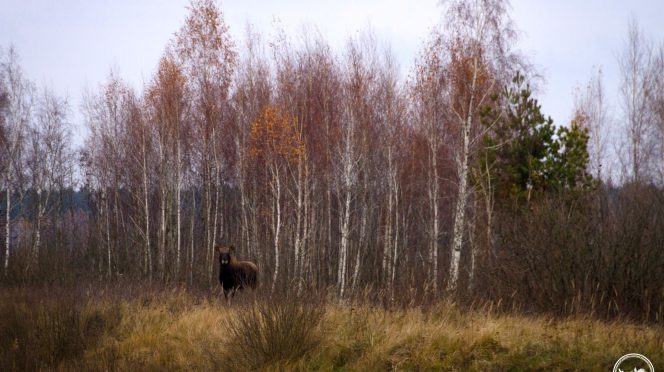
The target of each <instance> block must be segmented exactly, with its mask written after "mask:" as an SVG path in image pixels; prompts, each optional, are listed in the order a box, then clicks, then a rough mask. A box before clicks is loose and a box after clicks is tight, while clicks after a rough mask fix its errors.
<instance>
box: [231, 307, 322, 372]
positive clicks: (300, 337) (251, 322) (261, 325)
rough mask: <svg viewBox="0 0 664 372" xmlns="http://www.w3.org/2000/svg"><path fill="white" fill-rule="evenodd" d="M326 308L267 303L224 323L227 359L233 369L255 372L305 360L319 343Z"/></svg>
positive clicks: (249, 309) (248, 309)
mask: <svg viewBox="0 0 664 372" xmlns="http://www.w3.org/2000/svg"><path fill="white" fill-rule="evenodd" d="M324 311H325V310H324V306H322V305H320V304H314V303H310V302H303V301H276V302H274V301H264V302H260V303H254V304H251V305H249V306H247V307H244V308H241V309H239V310H238V311H237V313H236V314H235V316H233V317H230V318H229V319H227V320H226V321H224V324H223V326H224V327H225V328H226V331H227V332H228V336H229V337H228V343H227V345H226V348H225V359H226V361H227V363H229V367H231V368H234V369H247V368H250V369H255V368H260V367H261V366H264V365H266V364H271V363H278V362H287V361H292V360H295V359H298V358H300V357H302V356H303V355H304V354H305V353H306V352H307V351H309V350H311V349H312V348H314V347H315V346H316V345H317V344H318V342H319V335H318V334H317V330H318V325H319V323H320V321H321V319H322V316H323V313H324Z"/></svg>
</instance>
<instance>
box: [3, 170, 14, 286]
mask: <svg viewBox="0 0 664 372" xmlns="http://www.w3.org/2000/svg"><path fill="white" fill-rule="evenodd" d="M11 169H12V168H11V164H10V165H9V170H8V173H7V201H6V204H7V209H6V210H5V265H4V268H5V275H7V270H8V269H9V242H10V237H9V233H10V232H11V231H10V224H9V220H10V218H11V209H12V201H11V197H12V192H11V187H10V185H11V179H10V176H9V172H11Z"/></svg>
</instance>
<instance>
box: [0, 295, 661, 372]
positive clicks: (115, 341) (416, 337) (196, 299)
mask: <svg viewBox="0 0 664 372" xmlns="http://www.w3.org/2000/svg"><path fill="white" fill-rule="evenodd" d="M0 329H2V332H0V370H3V371H14V370H62V371H65V370H90V371H92V370H94V371H136V370H144V371H152V370H289V371H290V370H292V371H311V370H320V371H386V370H474V371H486V370H494V371H507V370H509V371H521V370H604V371H606V370H611V368H612V367H613V364H614V363H615V361H616V360H617V359H618V358H619V357H620V356H622V355H623V354H626V353H628V352H639V353H641V354H644V355H646V356H648V357H649V358H650V360H651V361H652V362H653V363H654V365H655V366H656V367H657V366H662V365H664V328H663V327H662V325H661V324H637V323H633V322H629V321H625V320H614V321H610V322H607V321H600V320H593V319H590V318H588V317H583V316H578V317H575V316H569V317H564V318H559V317H553V316H547V315H541V314H540V315H532V316H528V315H527V314H523V313H518V312H516V311H508V310H505V309H501V310H498V307H497V306H491V305H483V306H460V305H455V304H453V303H446V302H440V303H435V304H432V305H429V306H426V307H402V308H398V307H393V308H390V307H385V306H374V305H372V304H371V301H363V300H361V299H357V300H353V301H350V300H348V301H344V302H340V301H338V300H336V299H334V298H333V297H331V296H325V295H312V294H307V295H302V296H299V297H298V296H290V297H288V298H270V297H269V296H268V295H267V294H264V293H261V292H256V293H251V292H247V293H242V294H240V295H239V296H238V297H236V298H235V299H234V300H233V302H232V303H231V304H228V303H227V302H226V301H225V300H223V296H222V295H221V294H220V292H219V290H218V288H216V289H211V290H207V291H203V290H192V289H186V288H168V287H156V286H152V287H151V286H147V285H138V284H131V283H121V284H116V285H113V286H109V285H104V284H98V283H92V284H85V285H78V286H76V288H73V287H58V286H53V287H14V288H3V289H1V290H0Z"/></svg>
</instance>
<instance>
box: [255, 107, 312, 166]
mask: <svg viewBox="0 0 664 372" xmlns="http://www.w3.org/2000/svg"><path fill="white" fill-rule="evenodd" d="M296 124H297V120H296V119H295V118H294V117H293V116H292V115H290V114H288V113H287V112H284V111H282V110H281V109H279V108H277V107H275V106H272V105H268V106H267V107H265V108H264V109H263V110H262V111H261V113H260V115H259V116H258V118H257V119H256V120H255V121H254V122H253V123H251V137H250V143H249V155H250V156H251V158H252V159H253V160H258V161H262V162H268V161H277V160H278V159H283V160H285V161H287V162H293V161H295V160H297V159H298V158H299V157H300V156H302V155H304V142H303V141H302V136H301V134H300V132H299V131H298V130H297V125H296Z"/></svg>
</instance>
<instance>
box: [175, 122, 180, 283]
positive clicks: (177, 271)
mask: <svg viewBox="0 0 664 372" xmlns="http://www.w3.org/2000/svg"><path fill="white" fill-rule="evenodd" d="M176 141H177V159H176V161H177V166H176V167H177V180H176V182H177V191H176V192H177V195H176V202H175V203H176V204H177V205H176V207H175V208H176V209H175V210H176V213H177V216H176V219H177V222H176V225H177V226H176V231H175V234H176V236H177V238H176V239H177V243H176V250H175V277H176V278H177V277H178V276H179V274H180V244H181V231H180V229H181V220H180V218H181V214H182V213H181V212H182V211H181V209H182V202H181V200H180V195H181V190H180V189H181V168H182V165H181V160H180V156H181V154H180V139H179V130H178V138H177V139H176Z"/></svg>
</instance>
